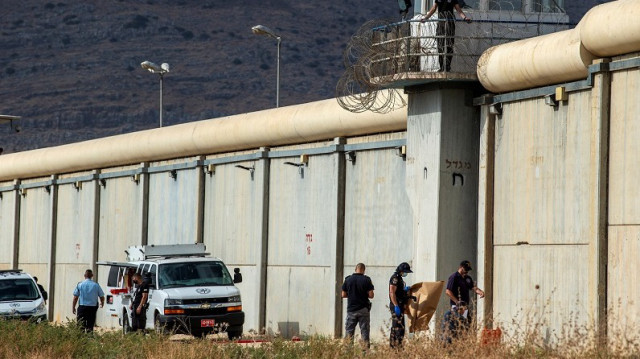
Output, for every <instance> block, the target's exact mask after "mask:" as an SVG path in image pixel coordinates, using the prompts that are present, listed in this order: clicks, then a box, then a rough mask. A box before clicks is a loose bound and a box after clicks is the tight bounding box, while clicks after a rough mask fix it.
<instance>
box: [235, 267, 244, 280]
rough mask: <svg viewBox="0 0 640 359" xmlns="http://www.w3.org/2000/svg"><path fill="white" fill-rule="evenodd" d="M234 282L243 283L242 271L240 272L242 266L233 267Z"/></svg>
mask: <svg viewBox="0 0 640 359" xmlns="http://www.w3.org/2000/svg"><path fill="white" fill-rule="evenodd" d="M233 283H242V273H240V268H234V269H233Z"/></svg>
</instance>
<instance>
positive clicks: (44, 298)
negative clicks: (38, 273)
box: [33, 277, 49, 305]
mask: <svg viewBox="0 0 640 359" xmlns="http://www.w3.org/2000/svg"><path fill="white" fill-rule="evenodd" d="M33 280H35V281H36V284H37V285H38V290H39V291H40V294H42V299H43V300H44V305H47V300H48V299H49V294H47V291H46V290H44V287H43V286H42V284H40V283H38V277H33Z"/></svg>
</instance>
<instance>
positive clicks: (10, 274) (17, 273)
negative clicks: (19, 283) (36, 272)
mask: <svg viewBox="0 0 640 359" xmlns="http://www.w3.org/2000/svg"><path fill="white" fill-rule="evenodd" d="M3 279H33V278H32V277H31V276H30V275H29V274H28V273H24V272H22V271H21V270H19V269H18V270H14V269H6V270H0V280H3Z"/></svg>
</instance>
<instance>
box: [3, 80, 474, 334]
mask: <svg viewBox="0 0 640 359" xmlns="http://www.w3.org/2000/svg"><path fill="white" fill-rule="evenodd" d="M414 91H415V92H414V95H413V96H414V99H413V101H412V102H411V106H410V108H411V109H412V111H414V114H413V116H412V117H411V118H410V121H409V122H407V110H406V108H405V109H400V110H394V111H391V112H390V113H388V114H371V113H364V114H351V113H349V114H345V113H344V112H345V111H344V110H342V109H338V108H337V105H336V103H335V101H333V100H331V101H332V102H327V101H321V102H319V103H312V104H305V105H300V106H294V107H292V108H283V109H279V110H269V111H265V113H254V114H246V115H243V116H239V117H234V121H230V120H229V119H220V120H207V121H203V122H202V123H194V124H190V125H185V126H183V125H180V126H179V128H178V127H176V128H175V129H174V130H175V131H172V129H171V128H167V129H160V130H150V131H143V132H141V133H135V134H128V135H123V136H116V137H113V138H105V139H99V140H94V141H88V142H85V143H80V144H75V145H66V146H60V147H58V148H51V149H44V150H36V151H30V152H25V153H18V154H11V155H7V156H2V157H0V179H3V180H4V182H0V193H1V194H2V196H3V197H2V199H0V227H1V228H3V229H4V228H7V229H12V228H13V232H12V233H11V230H8V231H7V233H6V234H4V233H3V234H2V236H1V237H0V239H1V240H2V243H0V245H2V246H6V247H7V248H13V255H5V256H4V257H0V265H3V266H5V267H13V268H23V269H25V270H26V271H28V272H29V273H32V274H35V275H38V277H40V278H41V282H42V283H43V284H44V285H45V288H46V289H47V290H48V291H49V292H50V298H51V301H50V303H49V304H50V305H49V317H50V318H51V319H52V320H54V321H56V322H64V321H65V320H67V319H68V318H71V313H70V312H69V309H70V308H69V303H70V300H71V293H72V291H73V288H74V287H75V285H76V283H78V282H79V281H80V280H82V273H83V271H84V269H86V268H93V269H94V270H95V271H97V279H98V281H99V283H101V284H102V285H103V286H104V285H105V284H106V281H107V270H106V268H104V267H96V264H95V263H96V262H97V261H113V260H115V261H119V260H120V261H121V260H124V259H125V253H124V250H125V249H126V248H127V247H128V246H131V245H144V244H179V243H194V242H198V243H204V244H206V245H207V247H208V249H209V252H211V254H212V255H214V256H217V257H220V258H222V259H223V260H224V261H225V262H226V263H227V265H228V267H230V268H240V269H241V271H242V272H243V277H244V281H243V282H242V283H240V284H238V287H239V289H240V290H241V293H242V299H243V305H244V311H245V313H246V324H245V328H244V329H245V330H246V331H249V330H255V331H261V330H263V329H265V330H267V331H269V332H272V333H280V334H282V335H283V336H285V337H290V336H294V335H303V334H316V333H319V334H328V335H335V336H341V335H342V334H343V328H344V319H345V316H346V309H345V305H346V300H343V299H342V298H341V296H340V293H341V288H340V287H341V284H342V282H343V281H344V278H345V277H346V276H347V275H349V274H351V273H352V272H353V270H354V268H355V265H356V264H357V263H359V262H364V263H365V264H366V265H367V267H368V270H367V274H368V275H370V276H371V278H372V279H373V282H374V285H375V287H376V297H375V298H374V300H373V303H374V307H373V309H372V311H371V317H372V329H373V331H372V333H373V335H374V337H379V336H380V334H381V333H384V332H385V331H386V330H387V326H388V324H389V316H390V314H389V309H388V280H389V277H390V276H391V275H392V274H393V272H394V270H395V268H396V266H397V265H398V264H399V263H401V262H409V263H410V264H411V265H412V266H413V267H414V268H415V272H414V273H413V274H411V275H409V276H408V278H407V282H408V283H414V282H418V281H433V280H446V279H447V277H448V275H449V274H451V273H452V272H453V271H455V270H456V268H457V263H459V262H460V261H461V260H462V259H470V260H472V261H475V257H476V243H475V238H476V235H475V231H476V221H475V217H476V211H477V205H476V202H477V174H478V167H477V166H478V161H477V156H478V155H477V152H478V146H477V138H478V124H479V122H478V119H477V108H474V107H473V105H471V102H472V98H473V91H471V90H466V89H465V84H464V83H461V84H457V83H456V84H452V85H450V86H445V87H444V88H440V87H439V86H426V87H424V88H417V89H414ZM283 116H284V117H283ZM274 118H275V119H278V118H284V119H282V120H281V122H278V120H274ZM274 121H276V122H274ZM232 125H233V126H232ZM229 126H232V127H234V126H235V127H234V129H233V133H234V135H233V136H232V137H233V139H229V138H226V137H225V135H224V134H225V133H226V131H230V127H229ZM236 127H237V128H236ZM260 129H263V130H264V131H261V130H260ZM207 134H209V135H211V137H210V138H209V140H208V141H209V142H211V143H209V142H208V141H207V140H206V137H207V136H206V135H207ZM331 135H334V136H333V137H332V136H331ZM217 142H220V143H217ZM145 143H146V144H147V145H148V146H147V147H145V146H144V144H145ZM260 145H264V146H262V147H260ZM267 146H268V147H267ZM94 147H100V148H101V149H102V150H101V151H99V154H98V152H96V151H95V148H94ZM122 148H128V149H129V151H122ZM147 149H148V151H147ZM91 151H94V152H91ZM91 153H93V155H91ZM105 154H110V156H105ZM52 158H55V161H53V160H51V161H50V162H49V159H52ZM44 162H46V163H47V165H46V166H44V167H42V166H40V165H41V164H42V163H44ZM443 303H444V301H443ZM443 305H444V306H446V303H444V304H443ZM154 314H155V313H151V315H154ZM116 315H117V313H111V312H107V311H103V310H101V311H99V313H98V324H99V325H102V326H105V327H115V326H117V324H118V323H117V318H116Z"/></svg>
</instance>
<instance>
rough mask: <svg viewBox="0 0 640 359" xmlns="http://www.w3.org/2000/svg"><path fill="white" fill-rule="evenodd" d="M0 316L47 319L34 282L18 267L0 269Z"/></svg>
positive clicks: (40, 320)
mask: <svg viewBox="0 0 640 359" xmlns="http://www.w3.org/2000/svg"><path fill="white" fill-rule="evenodd" d="M0 317H3V318H11V319H13V318H15V319H23V320H31V321H34V322H36V323H40V322H42V321H46V320H47V307H46V305H45V304H44V298H43V297H42V293H40V290H39V289H38V286H37V285H36V282H35V281H34V280H33V277H31V276H30V275H29V274H27V273H23V272H22V270H20V269H9V270H0Z"/></svg>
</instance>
